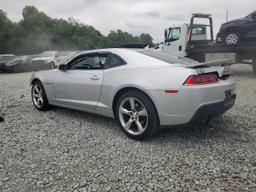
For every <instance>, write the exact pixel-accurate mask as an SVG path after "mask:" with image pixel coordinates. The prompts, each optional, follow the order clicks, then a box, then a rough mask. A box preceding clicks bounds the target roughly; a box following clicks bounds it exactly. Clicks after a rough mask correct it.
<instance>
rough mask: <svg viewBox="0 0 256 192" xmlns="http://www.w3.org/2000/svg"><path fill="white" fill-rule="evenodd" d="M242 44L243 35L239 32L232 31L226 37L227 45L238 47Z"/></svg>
mask: <svg viewBox="0 0 256 192" xmlns="http://www.w3.org/2000/svg"><path fill="white" fill-rule="evenodd" d="M240 42H241V35H240V33H239V32H237V31H230V32H228V33H227V34H226V36H225V44H226V45H238V44H239V43H240Z"/></svg>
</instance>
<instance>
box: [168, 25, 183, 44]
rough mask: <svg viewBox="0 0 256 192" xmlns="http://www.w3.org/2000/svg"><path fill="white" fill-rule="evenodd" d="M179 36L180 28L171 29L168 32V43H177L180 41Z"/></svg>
mask: <svg viewBox="0 0 256 192" xmlns="http://www.w3.org/2000/svg"><path fill="white" fill-rule="evenodd" d="M180 35H181V28H180V27H176V28H171V29H170V30H169V34H168V39H169V40H170V41H177V40H179V39H180Z"/></svg>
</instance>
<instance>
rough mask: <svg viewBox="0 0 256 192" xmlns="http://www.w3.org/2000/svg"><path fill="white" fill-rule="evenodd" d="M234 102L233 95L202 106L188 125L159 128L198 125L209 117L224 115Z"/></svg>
mask: <svg viewBox="0 0 256 192" xmlns="http://www.w3.org/2000/svg"><path fill="white" fill-rule="evenodd" d="M235 100H236V94H233V95H231V96H229V97H227V98H225V99H224V100H223V101H220V102H215V103H210V104H204V105H202V106H200V107H199V108H198V109H197V111H196V112H195V114H194V115H193V117H192V118H191V119H190V121H189V122H188V123H184V124H177V125H162V126H161V128H173V127H185V126H189V125H194V124H197V123H200V122H202V121H203V120H205V119H207V118H209V117H214V116H218V115H221V114H223V113H225V112H226V111H227V110H229V109H230V108H231V107H232V106H233V105H234V104H235Z"/></svg>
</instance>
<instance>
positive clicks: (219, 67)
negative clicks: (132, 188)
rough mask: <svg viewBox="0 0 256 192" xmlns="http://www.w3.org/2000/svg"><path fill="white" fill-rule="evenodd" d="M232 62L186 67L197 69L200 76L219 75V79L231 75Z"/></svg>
mask: <svg viewBox="0 0 256 192" xmlns="http://www.w3.org/2000/svg"><path fill="white" fill-rule="evenodd" d="M232 64H233V63H231V61H230V60H216V61H208V62H202V63H195V64H189V65H186V67H187V68H193V69H196V70H197V72H198V74H205V73H216V72H217V73H218V76H219V78H222V77H227V76H230V75H231V65H232Z"/></svg>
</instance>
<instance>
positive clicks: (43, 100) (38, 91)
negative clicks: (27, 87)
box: [31, 81, 50, 111]
mask: <svg viewBox="0 0 256 192" xmlns="http://www.w3.org/2000/svg"><path fill="white" fill-rule="evenodd" d="M31 97H32V102H33V104H34V106H35V108H36V109H37V110H39V111H45V110H47V109H49V107H50V105H49V103H48V100H47V97H46V94H45V90H44V87H43V85H42V83H41V82H40V81H35V82H33V84H32V87H31Z"/></svg>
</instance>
